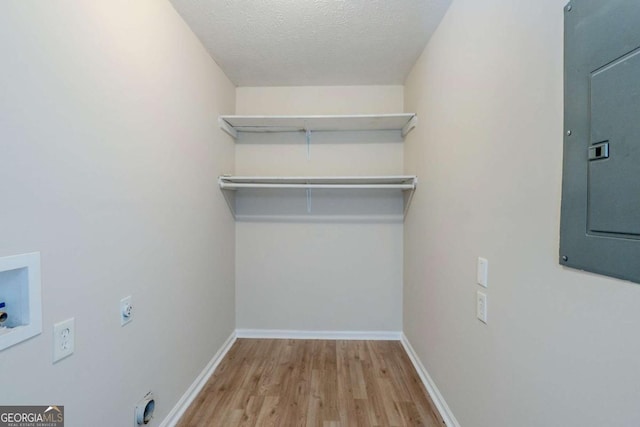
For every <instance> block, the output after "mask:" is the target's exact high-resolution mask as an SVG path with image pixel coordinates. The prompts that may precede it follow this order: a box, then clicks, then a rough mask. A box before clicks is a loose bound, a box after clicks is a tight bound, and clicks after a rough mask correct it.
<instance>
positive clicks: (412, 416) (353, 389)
mask: <svg viewBox="0 0 640 427" xmlns="http://www.w3.org/2000/svg"><path fill="white" fill-rule="evenodd" d="M178 426H179V427H200V426H225V427H235V426H278V427H281V426H284V427H288V426H300V427H316V426H321V427H347V426H426V427H442V426H444V422H443V421H442V418H440V416H439V415H438V414H437V411H436V410H435V409H434V406H433V403H432V402H431V400H430V399H429V397H428V396H427V393H426V391H425V389H424V387H423V385H422V383H421V382H420V379H419V377H418V375H417V373H416V372H415V370H414V368H413V365H412V364H411V362H410V360H409V358H408V357H407V355H406V353H405V352H404V349H403V348H402V345H401V344H400V343H399V342H397V341H325V340H271V339H238V340H237V341H236V342H235V344H234V345H233V347H232V348H231V350H229V352H228V353H227V355H226V356H225V358H224V359H223V360H222V361H221V363H220V365H219V366H218V369H216V372H215V373H214V374H213V375H212V377H211V378H210V379H209V381H208V382H207V384H206V385H205V387H204V388H203V389H202V391H201V392H200V394H199V395H198V397H197V398H196V399H195V400H194V402H193V403H192V404H191V406H190V407H189V409H188V410H187V411H186V412H185V414H184V415H183V417H182V419H181V420H180V423H179V424H178Z"/></svg>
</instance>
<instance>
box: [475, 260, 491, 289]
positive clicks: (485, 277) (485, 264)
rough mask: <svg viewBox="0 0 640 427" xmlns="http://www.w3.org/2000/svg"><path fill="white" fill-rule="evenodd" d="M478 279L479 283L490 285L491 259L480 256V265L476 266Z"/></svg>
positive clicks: (485, 285)
mask: <svg viewBox="0 0 640 427" xmlns="http://www.w3.org/2000/svg"><path fill="white" fill-rule="evenodd" d="M476 281H477V282H478V285H480V286H484V287H485V288H486V287H487V286H488V281H489V261H487V259H486V258H481V257H478V265H477V268H476Z"/></svg>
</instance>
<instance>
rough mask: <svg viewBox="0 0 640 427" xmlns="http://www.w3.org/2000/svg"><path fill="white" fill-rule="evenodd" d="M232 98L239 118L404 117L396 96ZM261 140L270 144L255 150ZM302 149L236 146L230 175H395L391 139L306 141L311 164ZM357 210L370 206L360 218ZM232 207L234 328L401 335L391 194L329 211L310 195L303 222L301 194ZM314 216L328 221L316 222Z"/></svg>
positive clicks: (260, 93)
mask: <svg viewBox="0 0 640 427" xmlns="http://www.w3.org/2000/svg"><path fill="white" fill-rule="evenodd" d="M236 93H237V98H236V102H237V108H236V113H237V114H241V115H242V114H247V115H251V114H257V115H264V114H294V115H296V114H297V115H300V114H370V113H397V112H401V111H402V108H403V89H402V86H360V87H353V86H352V87H273V88H251V87H241V88H238V89H237V91H236ZM265 140H268V141H269V143H264V142H262V141H265ZM304 141H305V139H304V134H291V135H271V136H266V137H265V136H259V135H258V136H245V137H242V138H241V139H239V140H238V143H237V144H236V173H237V174H239V175H267V176H270V175H275V176H282V175H303V176H310V175H311V176H314V175H320V176H321V175H381V174H400V173H401V172H402V165H403V148H402V140H401V138H399V136H398V135H396V134H394V133H389V132H381V133H380V134H379V135H375V134H374V133H369V132H365V133H363V134H360V135H355V136H354V135H345V134H344V133H337V134H331V135H320V134H315V135H312V143H311V158H310V159H307V149H306V145H305V142H304ZM289 194H290V193H289ZM274 198H275V199H274ZM273 200H277V202H276V203H272V202H273ZM342 202H344V203H342ZM345 203H346V204H348V205H349V206H348V209H344V206H345ZM274 205H275V206H274ZM365 205H366V206H370V207H371V206H372V205H375V206H373V207H372V208H371V209H370V210H368V211H365V210H364V209H362V207H363V206H365ZM237 207H238V213H239V214H241V215H243V218H242V219H240V220H239V221H238V222H237V223H236V305H237V308H236V310H237V326H238V328H241V329H284V330H303V331H327V330H328V331H399V330H400V329H401V324H402V290H401V289H402V223H401V220H398V219H397V217H398V215H397V213H398V208H399V209H400V211H399V212H400V213H401V195H400V194H398V195H396V196H391V197H381V198H377V197H376V198H373V200H372V198H370V197H369V198H367V197H366V196H364V197H363V196H357V195H355V194H349V195H348V200H343V201H341V202H340V203H335V199H333V198H328V199H326V200H325V199H323V197H322V194H319V192H312V214H310V215H309V214H307V212H306V198H305V195H304V192H301V193H299V194H298V195H296V196H294V197H291V198H289V197H287V196H286V195H283V194H274V195H272V196H270V197H269V198H264V199H263V198H261V197H260V195H258V194H255V195H250V196H247V197H245V198H239V199H238V201H237ZM274 209H276V210H278V209H279V211H278V212H277V214H274V215H268V216H265V213H267V212H271V213H272V212H273V210H274ZM336 209H338V210H340V209H342V211H339V213H341V214H344V215H340V217H339V218H336V217H335V216H333V217H332V215H333V214H335V213H337V212H338V211H336ZM319 211H324V212H325V213H328V215H324V214H323V215H317V213H318V212H319ZM354 213H355V214H357V215H354ZM372 213H373V215H372ZM394 213H395V214H396V215H393V214H394ZM373 216H377V217H376V218H373ZM380 216H382V217H383V218H380ZM390 218H395V219H390Z"/></svg>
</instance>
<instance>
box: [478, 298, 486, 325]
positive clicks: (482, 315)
mask: <svg viewBox="0 0 640 427" xmlns="http://www.w3.org/2000/svg"><path fill="white" fill-rule="evenodd" d="M476 317H477V318H478V319H480V320H481V321H482V322H484V323H487V294H484V293H482V292H480V291H478V292H477V293H476Z"/></svg>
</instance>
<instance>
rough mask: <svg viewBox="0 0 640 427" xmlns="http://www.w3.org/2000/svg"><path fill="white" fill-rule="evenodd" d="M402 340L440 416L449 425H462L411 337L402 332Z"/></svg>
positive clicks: (449, 426)
mask: <svg viewBox="0 0 640 427" xmlns="http://www.w3.org/2000/svg"><path fill="white" fill-rule="evenodd" d="M400 341H401V342H402V346H403V347H404V351H406V352H407V355H408V356H409V359H411V363H413V367H414V368H416V371H417V372H418V376H419V377H420V379H421V380H422V383H423V384H424V387H425V388H426V389H427V392H428V393H429V396H431V400H432V401H433V404H434V405H436V409H437V410H438V412H440V416H441V417H442V419H443V420H444V422H445V424H446V425H447V427H460V423H458V420H456V417H455V416H454V415H453V412H451V408H449V405H447V402H445V400H444V397H442V394H440V390H438V387H436V384H435V383H434V382H433V379H431V376H430V375H429V372H427V370H426V368H425V367H424V365H423V364H422V362H421V361H420V359H419V358H418V355H417V354H416V352H415V350H414V349H413V347H412V346H411V343H410V342H409V339H408V338H407V336H406V335H405V334H404V333H402V337H401V339H400Z"/></svg>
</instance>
